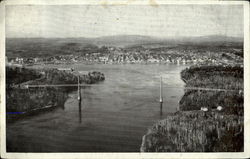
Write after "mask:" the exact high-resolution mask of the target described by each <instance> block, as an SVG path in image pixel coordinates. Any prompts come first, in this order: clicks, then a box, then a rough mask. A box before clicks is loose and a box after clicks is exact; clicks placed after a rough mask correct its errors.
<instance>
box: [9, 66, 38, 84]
mask: <svg viewBox="0 0 250 159" xmlns="http://www.w3.org/2000/svg"><path fill="white" fill-rule="evenodd" d="M41 77H42V74H41V73H40V72H38V71H36V70H33V69H25V68H21V67H6V87H7V88H8V87H10V86H11V85H16V84H20V83H23V82H26V81H30V80H35V79H38V78H41Z"/></svg>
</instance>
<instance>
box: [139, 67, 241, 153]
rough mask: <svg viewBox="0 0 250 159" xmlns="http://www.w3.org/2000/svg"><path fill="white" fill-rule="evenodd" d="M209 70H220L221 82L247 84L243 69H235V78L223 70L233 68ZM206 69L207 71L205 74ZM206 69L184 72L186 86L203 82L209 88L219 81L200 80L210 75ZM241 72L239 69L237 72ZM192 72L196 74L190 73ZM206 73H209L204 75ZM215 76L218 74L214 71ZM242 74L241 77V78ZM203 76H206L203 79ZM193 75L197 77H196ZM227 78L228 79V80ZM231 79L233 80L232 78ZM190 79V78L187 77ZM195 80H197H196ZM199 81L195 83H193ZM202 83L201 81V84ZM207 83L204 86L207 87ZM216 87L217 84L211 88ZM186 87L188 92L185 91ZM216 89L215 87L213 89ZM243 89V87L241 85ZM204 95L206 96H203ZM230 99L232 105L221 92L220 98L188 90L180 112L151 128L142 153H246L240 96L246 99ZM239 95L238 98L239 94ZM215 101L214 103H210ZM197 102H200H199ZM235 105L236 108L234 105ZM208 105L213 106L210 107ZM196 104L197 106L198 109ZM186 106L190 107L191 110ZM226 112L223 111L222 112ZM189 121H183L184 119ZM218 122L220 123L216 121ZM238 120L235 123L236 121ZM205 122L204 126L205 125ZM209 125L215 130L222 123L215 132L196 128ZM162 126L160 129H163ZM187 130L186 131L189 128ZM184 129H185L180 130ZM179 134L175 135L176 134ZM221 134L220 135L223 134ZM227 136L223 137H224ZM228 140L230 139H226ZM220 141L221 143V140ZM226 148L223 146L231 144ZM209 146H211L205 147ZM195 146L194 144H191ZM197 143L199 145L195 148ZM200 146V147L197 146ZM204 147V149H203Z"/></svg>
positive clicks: (191, 69) (199, 68)
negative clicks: (236, 130) (208, 84)
mask: <svg viewBox="0 0 250 159" xmlns="http://www.w3.org/2000/svg"><path fill="white" fill-rule="evenodd" d="M209 68H210V69H209V70H210V71H211V68H213V70H214V69H215V70H216V68H217V71H218V70H221V71H218V72H219V75H218V77H220V79H227V78H228V79H227V80H228V81H230V83H238V84H239V87H240V86H241V84H243V81H241V80H240V79H241V78H243V76H242V74H243V68H241V67H239V68H237V67H236V66H235V67H232V68H233V69H236V73H234V74H236V75H234V74H233V75H231V76H232V77H234V78H235V79H234V78H229V77H230V75H227V74H226V73H222V72H223V71H225V70H227V71H230V69H229V68H230V67H224V66H221V67H218V66H209ZM202 69H204V70H205V71H203V72H202ZM206 69H207V68H206V66H191V67H189V68H187V69H185V70H183V71H182V72H181V79H182V80H183V81H184V82H185V83H186V85H185V88H186V87H190V86H193V84H197V83H199V82H200V84H201V85H200V86H201V87H207V82H209V81H210V80H212V81H214V79H217V77H216V76H213V77H209V76H208V78H207V79H208V80H207V81H206V80H200V79H202V78H201V77H203V76H204V75H205V77H206V74H209V73H210V71H208V72H207V71H206ZM237 69H238V70H237ZM193 70H197V74H198V75H196V74H195V72H192V71H193ZM188 72H192V73H190V75H191V76H190V75H189V73H188ZM204 73H205V74H204ZM213 73H214V72H213ZM237 73H238V75H237ZM201 75H202V76H201ZM192 76H193V77H192ZM224 76H225V77H224ZM228 76H229V77H228ZM187 77H188V78H187ZM194 77H195V78H194ZM195 80H196V81H197V82H194V83H193V81H195ZM199 80H200V81H199ZM203 84H204V85H203ZM213 84H215V85H216V84H219V86H221V87H223V88H226V89H228V88H234V87H235V88H238V87H236V86H237V85H228V82H226V81H223V80H222V81H220V80H217V81H216V82H215V83H213ZM211 86H213V85H211ZM185 88H184V89H185ZM212 88H213V87H212ZM241 88H243V86H241ZM196 92H197V93H198V94H197V93H196ZM202 93H203V94H202ZM224 94H225V95H226V97H227V98H229V99H231V100H232V98H233V99H234V100H232V101H231V104H229V103H228V101H226V102H225V101H223V102H225V103H224V104H223V102H222V101H221V100H224V98H223V96H222V97H221V95H223V93H220V94H219V96H218V95H216V92H212V93H208V92H206V90H191V91H190V90H186V91H185V94H184V95H183V97H182V99H181V101H180V111H178V112H176V113H174V114H169V116H168V117H167V118H165V119H163V120H160V121H158V122H156V123H155V124H154V125H153V126H152V127H151V128H149V129H148V131H147V133H146V135H144V136H143V137H142V143H141V147H140V151H141V152H231V151H237V152H242V151H243V150H244V145H243V143H244V139H243V138H244V135H243V129H244V125H243V124H244V122H243V118H244V115H243V100H244V97H243V94H239V95H238V96H239V97H240V98H241V97H242V98H243V99H242V101H241V100H237V99H235V97H234V96H235V95H234V94H226V93H224ZM213 96H215V97H218V99H214V98H213ZM236 96H237V95H236ZM210 101H211V102H210ZM195 102H196V103H195ZM232 102H233V103H234V105H236V106H235V107H234V106H232ZM205 103H209V104H208V105H207V104H205ZM213 103H218V104H222V106H220V105H219V106H220V107H221V108H220V109H218V105H217V106H216V107H217V109H218V110H216V109H214V107H213V106H215V105H214V104H213ZM194 105H196V106H195V107H194ZM186 107H190V108H189V109H187V108H186ZM204 109H207V111H203V110H204ZM221 109H222V110H221ZM183 118H184V119H185V120H182V119H183ZM215 119H216V120H215ZM225 119H227V120H225ZM235 120H237V122H236V123H235V122H234V121H235ZM180 121H181V122H182V123H183V125H182V126H180V125H179V124H177V122H180ZM202 123H203V124H202ZM204 123H206V124H205V125H206V127H208V128H211V127H213V126H214V124H216V123H218V126H216V127H214V128H213V129H212V130H207V129H204V128H203V127H202V128H199V127H197V126H196V125H204ZM223 125H228V126H229V127H230V129H231V128H232V130H235V129H240V131H238V132H235V131H233V132H230V131H231V130H229V129H228V127H227V128H224V126H223ZM159 127H160V128H159ZM185 127H186V129H183V128H185ZM180 129H183V130H180ZM197 131H198V132H200V133H199V135H202V137H200V136H199V135H198V136H197V135H195V136H193V137H192V139H193V140H192V141H190V135H191V136H192V134H194V133H196V132H197ZM173 132H175V133H173ZM176 133H184V134H182V135H179V136H175V134H176ZM219 134H220V135H219ZM230 135H234V136H235V135H237V137H236V138H235V137H233V136H230ZM221 136H223V138H222V137H221ZM224 138H227V140H225V139H224ZM217 140H218V141H217ZM227 142H230V144H231V146H228V147H227V146H226V147H223V146H221V145H224V144H225V145H230V144H229V143H227ZM207 143H209V144H208V145H207V146H205V147H204V145H206V144H207ZM190 144H191V145H190ZM193 144H195V145H196V146H194V145H193ZM197 144H198V145H200V146H197ZM201 147H202V149H200V148H201Z"/></svg>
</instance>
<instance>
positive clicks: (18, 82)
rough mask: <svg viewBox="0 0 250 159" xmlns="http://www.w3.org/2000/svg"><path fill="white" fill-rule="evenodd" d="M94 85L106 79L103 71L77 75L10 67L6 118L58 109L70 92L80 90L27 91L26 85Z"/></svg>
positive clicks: (7, 71)
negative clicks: (78, 83)
mask: <svg viewBox="0 0 250 159" xmlns="http://www.w3.org/2000/svg"><path fill="white" fill-rule="evenodd" d="M78 76H79V79H80V82H81V83H86V84H93V83H97V82H100V81H103V80H104V79H105V76H104V74H102V73H100V72H88V73H87V74H82V75H81V74H77V73H75V72H67V71H60V70H58V69H31V68H20V67H6V114H7V115H6V119H7V122H10V121H14V120H15V119H19V118H20V117H23V116H27V115H28V116H29V115H31V114H36V113H39V112H42V111H46V110H49V109H54V108H56V107H59V106H60V107H63V106H64V103H65V101H66V99H67V98H68V93H69V92H71V91H74V90H76V89H77V87H39V88H36V87H34V88H27V87H25V85H27V84H29V85H46V84H49V85H51V84H77V82H78Z"/></svg>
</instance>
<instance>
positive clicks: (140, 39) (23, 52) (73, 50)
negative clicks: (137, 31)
mask: <svg viewBox="0 0 250 159" xmlns="http://www.w3.org/2000/svg"><path fill="white" fill-rule="evenodd" d="M179 45H205V46H221V45H223V46H231V45H235V46H242V45H243V39H242V38H236V37H226V36H218V35H211V36H201V37H168V38H157V37H151V36H141V35H117V36H104V37H98V38H7V39H6V54H7V56H8V57H16V56H22V57H37V56H38V57H39V56H55V55H65V54H82V53H91V52H96V51H100V50H99V48H100V47H102V46H113V47H123V48H133V47H144V48H157V47H173V46H179Z"/></svg>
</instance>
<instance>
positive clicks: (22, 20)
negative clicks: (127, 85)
mask: <svg viewBox="0 0 250 159" xmlns="http://www.w3.org/2000/svg"><path fill="white" fill-rule="evenodd" d="M5 16H6V19H5V20H6V22H5V26H6V28H5V30H6V37H9V38H11V37H12V38H20V37H24V38H30V37H44V38H54V37H59V38H67V37H100V36H113V35H145V36H154V37H161V38H165V37H173V36H174V37H178V36H207V35H224V36H233V37H243V34H244V33H243V30H244V29H243V26H244V25H243V6H241V5H169V4H168V5H160V6H149V5H129V6H124V5H123V6H101V5H100V6H99V5H98V6H95V5H9V6H6V14H5Z"/></svg>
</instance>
